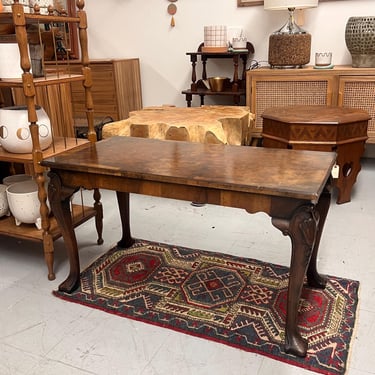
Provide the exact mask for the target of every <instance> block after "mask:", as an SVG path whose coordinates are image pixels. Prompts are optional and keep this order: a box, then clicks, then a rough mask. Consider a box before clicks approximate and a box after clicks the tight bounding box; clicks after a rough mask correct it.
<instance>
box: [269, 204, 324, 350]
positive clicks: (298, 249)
mask: <svg viewBox="0 0 375 375" xmlns="http://www.w3.org/2000/svg"><path fill="white" fill-rule="evenodd" d="M318 223H319V217H318V214H317V212H315V210H314V206H313V205H303V206H300V207H299V208H297V209H296V210H295V212H294V213H293V215H292V217H291V218H290V220H287V219H279V218H272V224H273V225H274V226H275V227H276V228H278V229H280V230H281V231H282V232H283V234H284V235H288V236H289V237H290V239H291V242H292V256H291V263H290V275H289V287H288V303H287V317H286V325H285V352H286V353H290V354H293V355H297V356H299V357H304V356H306V352H307V341H306V340H305V339H303V338H302V336H301V335H300V333H299V330H298V327H297V318H298V305H299V300H300V297H301V291H302V286H303V280H304V277H305V275H306V271H307V267H308V265H309V262H310V257H311V254H312V251H313V246H314V242H315V238H316V233H317V230H318Z"/></svg>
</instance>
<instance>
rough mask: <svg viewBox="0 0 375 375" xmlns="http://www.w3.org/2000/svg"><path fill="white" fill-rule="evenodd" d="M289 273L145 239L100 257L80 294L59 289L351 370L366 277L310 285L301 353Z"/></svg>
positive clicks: (130, 314) (183, 327)
mask: <svg viewBox="0 0 375 375" xmlns="http://www.w3.org/2000/svg"><path fill="white" fill-rule="evenodd" d="M288 277H289V270H288V268H287V267H284V266H279V265H275V264H270V263H265V262H261V261H258V260H254V259H249V258H241V257H235V256H231V255H225V254H222V253H218V252H211V251H202V250H196V249H189V248H186V247H181V246H173V245H167V244H163V243H155V242H149V241H144V240H137V241H136V243H135V244H134V245H133V246H132V247H130V248H128V249H121V248H118V247H116V248H113V249H111V250H110V251H109V252H108V253H106V254H104V255H103V256H101V257H100V258H99V259H98V260H96V261H95V262H94V263H93V264H92V265H91V266H90V267H88V268H87V269H86V270H85V271H83V272H82V274H81V283H80V287H79V288H78V289H77V290H76V291H74V292H73V293H72V294H65V293H62V292H58V291H56V292H54V294H55V295H56V296H58V297H60V298H63V299H65V300H67V301H71V302H76V303H80V304H83V305H86V306H89V307H93V308H96V309H100V310H103V311H106V312H108V313H112V314H116V315H119V316H122V317H126V318H130V319H135V320H138V321H142V322H146V323H150V324H154V325H157V326H160V327H163V328H169V329H173V330H175V331H179V332H183V333H186V334H190V335H193V336H198V337H201V338H204V339H207V340H212V341H216V342H220V343H222V344H226V345H229V346H232V347H235V348H239V349H242V350H246V351H249V352H254V353H258V354H261V355H264V356H267V357H271V358H273V359H276V360H279V361H283V362H286V363H288V364H291V365H295V366H299V367H302V368H305V369H308V370H311V371H315V372H317V373H321V374H329V375H333V374H344V373H345V370H346V366H347V360H348V354H349V349H350V344H351V339H352V335H353V329H354V323H355V318H356V309H357V304H358V288H359V282H358V281H354V280H347V279H343V278H340V277H334V276H329V277H328V283H327V287H326V288H325V290H318V289H311V288H308V287H304V289H303V292H302V297H301V301H300V308H299V323H298V324H299V327H300V330H301V333H302V335H303V336H304V337H305V338H307V339H308V340H309V348H308V353H307V356H306V357H305V358H297V357H295V356H293V355H289V354H286V353H285V352H284V351H283V342H284V326H285V313H286V303H287V286H288ZM124 340H126V335H125V336H124ZM207 360H208V361H209V359H207Z"/></svg>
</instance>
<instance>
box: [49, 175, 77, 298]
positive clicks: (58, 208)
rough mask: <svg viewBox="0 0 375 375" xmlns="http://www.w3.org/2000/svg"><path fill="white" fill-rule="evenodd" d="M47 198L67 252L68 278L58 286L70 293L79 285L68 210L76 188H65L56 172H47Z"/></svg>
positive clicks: (74, 242)
mask: <svg viewBox="0 0 375 375" xmlns="http://www.w3.org/2000/svg"><path fill="white" fill-rule="evenodd" d="M49 177H50V182H49V184H48V198H49V202H50V205H51V209H52V212H53V215H54V216H55V218H56V220H57V223H58V225H59V227H60V230H61V233H62V236H63V238H64V242H65V247H66V250H67V253H68V258H69V264H70V272H69V276H68V278H67V279H66V280H65V281H64V282H63V283H62V284H60V286H59V290H60V291H62V292H66V293H71V292H72V291H73V290H75V289H76V288H77V287H78V286H79V276H80V265H79V256H78V246H77V240H76V236H75V233H74V229H73V222H72V214H71V212H70V198H71V197H72V195H73V194H74V193H75V192H76V191H77V189H73V188H66V187H64V186H62V185H61V180H60V178H59V176H58V175H57V174H56V173H53V172H50V173H49Z"/></svg>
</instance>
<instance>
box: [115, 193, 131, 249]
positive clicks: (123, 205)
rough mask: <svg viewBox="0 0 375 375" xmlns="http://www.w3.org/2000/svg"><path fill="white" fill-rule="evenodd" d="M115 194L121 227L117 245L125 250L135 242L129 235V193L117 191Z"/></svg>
mask: <svg viewBox="0 0 375 375" xmlns="http://www.w3.org/2000/svg"><path fill="white" fill-rule="evenodd" d="M116 194H117V202H118V206H119V210H120V217H121V226H122V238H121V240H120V241H119V242H118V243H117V245H118V246H120V247H123V248H126V247H130V246H131V245H133V244H134V242H135V241H134V239H133V238H132V236H131V233H130V210H129V193H122V192H119V191H117V192H116Z"/></svg>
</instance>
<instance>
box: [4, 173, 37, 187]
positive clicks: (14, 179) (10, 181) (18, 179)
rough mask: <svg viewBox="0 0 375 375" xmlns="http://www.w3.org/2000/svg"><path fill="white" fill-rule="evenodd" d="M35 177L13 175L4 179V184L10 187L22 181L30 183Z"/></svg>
mask: <svg viewBox="0 0 375 375" xmlns="http://www.w3.org/2000/svg"><path fill="white" fill-rule="evenodd" d="M32 179H33V177H32V176H30V175H28V174H13V175H11V176H7V177H4V178H3V184H4V185H6V186H10V185H12V184H14V183H16V182H22V181H30V180H32Z"/></svg>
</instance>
